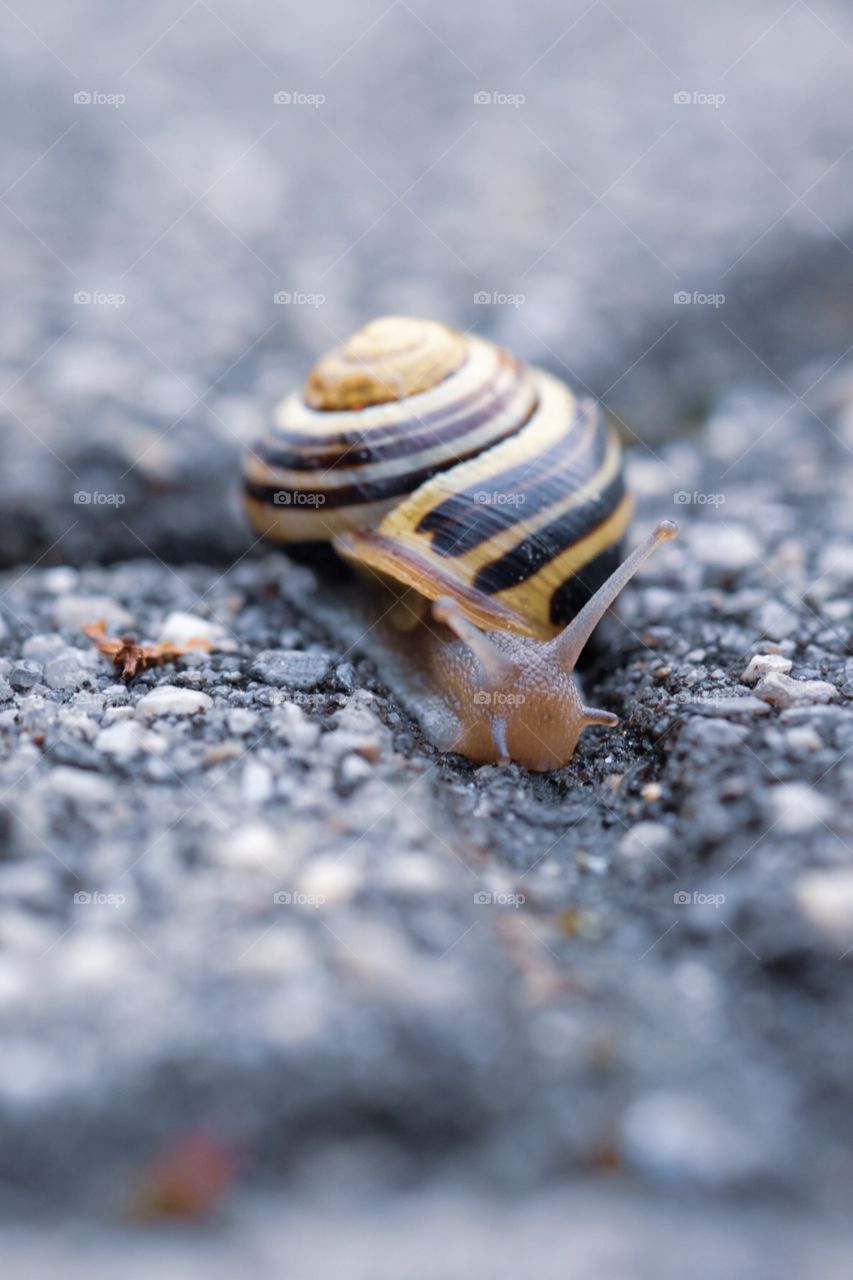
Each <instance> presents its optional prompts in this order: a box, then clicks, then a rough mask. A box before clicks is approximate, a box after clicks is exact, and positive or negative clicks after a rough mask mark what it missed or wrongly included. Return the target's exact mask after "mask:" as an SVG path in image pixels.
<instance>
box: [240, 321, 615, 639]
mask: <svg viewBox="0 0 853 1280" xmlns="http://www.w3.org/2000/svg"><path fill="white" fill-rule="evenodd" d="M245 489H246V501H247V505H248V511H249V516H250V519H251V521H252V523H253V525H254V527H255V528H256V529H257V530H258V531H259V532H261V533H263V534H265V535H268V536H269V537H271V538H273V539H275V540H276V541H279V542H283V543H289V544H293V543H304V542H315V541H326V542H329V541H331V542H332V543H333V545H334V547H335V549H336V550H338V551H339V552H341V553H342V554H343V555H345V556H347V557H349V558H350V559H352V560H354V561H355V562H356V563H358V564H360V565H362V566H364V567H366V568H369V569H372V570H374V571H375V572H377V573H379V574H380V575H383V576H387V577H390V578H392V579H396V580H397V581H398V582H401V583H404V584H405V585H406V586H409V587H414V588H415V589H416V590H417V591H418V592H419V593H420V594H421V595H422V596H425V597H426V598H427V599H430V600H435V599H437V598H439V597H440V596H450V597H451V598H453V599H454V600H456V601H457V603H458V604H459V606H460V608H461V610H462V611H463V613H464V614H465V615H466V616H467V617H468V618H469V619H470V620H471V621H472V622H474V623H475V624H476V625H477V626H479V627H481V628H482V629H484V630H487V631H495V630H509V631H515V632H517V633H519V634H522V635H530V636H535V637H537V638H540V639H547V638H548V637H550V636H552V635H554V634H555V633H556V632H557V631H558V630H559V628H560V626H561V625H562V624H563V623H564V622H565V621H567V620H568V619H569V618H571V617H572V616H573V615H574V614H575V613H576V612H577V610H578V609H579V608H580V607H581V605H582V604H583V603H584V602H585V601H586V600H587V599H588V598H589V596H590V595H591V594H592V593H593V592H594V591H595V590H596V589H597V588H598V586H599V585H600V584H601V583H602V582H603V580H604V579H605V578H606V577H607V575H608V574H609V573H610V572H611V570H612V569H613V568H614V567H615V565H616V563H617V562H618V558H619V544H620V541H621V538H622V534H623V532H624V530H625V527H626V525H627V523H628V520H629V518H630V514H631V503H630V499H629V497H628V496H627V495H626V493H625V487H624V481H623V477H622V469H621V454H620V448H619V443H618V440H617V438H616V436H615V434H614V433H613V432H612V430H611V429H609V428H608V426H607V425H606V423H605V422H604V421H603V420H602V418H601V415H600V414H599V412H598V409H597V406H596V405H595V404H594V402H592V401H590V400H583V401H579V400H578V399H577V397H576V396H575V395H574V394H573V393H572V391H571V390H570V389H569V388H568V387H567V386H566V385H565V384H564V383H562V382H561V381H559V380H558V379H557V378H554V377H552V376H551V375H549V374H547V373H544V372H543V371H541V370H538V369H534V368H528V367H526V366H525V365H523V364H522V363H521V362H520V361H519V360H517V359H516V358H515V357H514V356H513V355H511V354H510V353H509V352H507V351H504V350H503V349H501V348H500V347H498V346H496V345H495V344H493V343H491V342H488V341H486V340H484V339H482V338H478V337H475V336H473V335H463V334H461V333H459V332H457V331H456V330H453V329H450V328H448V327H447V326H445V325H442V324H438V323H436V322H434V321H427V320H415V319H410V318H406V317H395V316H390V317H385V318H383V319H381V320H375V321H373V322H372V323H371V324H368V325H367V326H365V328H364V329H362V330H360V331H359V332H358V333H357V334H355V335H354V336H353V337H352V338H350V340H349V341H348V342H347V343H345V344H344V345H343V346H342V347H341V348H339V349H337V350H336V351H334V352H332V353H330V354H329V355H328V356H325V357H324V358H323V359H322V360H320V361H319V363H318V364H317V365H316V366H315V368H314V369H313V370H312V372H311V374H310V375H309V377H308V382H307V387H306V391H305V393H301V392H295V393H293V394H292V395H290V396H289V397H288V398H287V399H285V400H284V401H283V402H282V403H281V405H280V406H279V407H278V410H277V412H276V415H275V421H274V424H273V426H272V428H271V430H270V431H269V432H268V434H267V435H266V436H265V437H264V439H263V440H261V441H260V442H259V444H258V445H256V447H255V449H254V450H253V451H252V453H251V454H250V455H249V457H248V459H247V461H246V466H245Z"/></svg>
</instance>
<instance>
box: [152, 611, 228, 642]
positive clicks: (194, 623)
mask: <svg viewBox="0 0 853 1280" xmlns="http://www.w3.org/2000/svg"><path fill="white" fill-rule="evenodd" d="M157 639H158V642H159V643H160V644H173V645H177V646H178V647H179V648H185V647H186V646H187V645H188V644H189V643H190V641H192V640H204V641H205V643H206V644H209V645H210V647H211V649H218V650H224V649H230V650H232V651H233V650H234V649H236V647H237V643H236V641H235V639H234V637H233V636H231V635H230V634H229V632H228V631H227V630H226V628H225V627H224V626H222V625H221V624H220V623H218V622H211V621H209V620H208V619H206V618H199V617H197V616H196V614H194V613H182V612H180V610H178V611H176V612H175V613H170V614H169V616H168V617H167V618H166V620H165V622H164V623H163V625H162V627H161V628H160V634H159V635H158V637H157Z"/></svg>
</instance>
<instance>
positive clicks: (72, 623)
mask: <svg viewBox="0 0 853 1280" xmlns="http://www.w3.org/2000/svg"><path fill="white" fill-rule="evenodd" d="M53 620H54V622H55V623H56V626H57V627H59V629H60V630H61V631H79V630H80V628H81V627H86V626H89V625H90V624H92V623H95V622H100V621H101V620H103V621H104V622H105V623H106V624H107V631H109V632H110V633H113V634H114V633H117V632H119V633H120V632H122V631H126V630H127V628H128V627H131V626H133V616H132V615H131V614H129V613H128V611H127V610H126V609H125V608H123V607H122V606H121V605H120V604H118V603H117V602H116V601H115V600H111V599H110V598H109V596H63V597H62V598H61V599H59V600H57V602H56V604H55V605H54V606H53Z"/></svg>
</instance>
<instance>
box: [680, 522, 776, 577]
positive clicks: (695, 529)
mask: <svg viewBox="0 0 853 1280" xmlns="http://www.w3.org/2000/svg"><path fill="white" fill-rule="evenodd" d="M690 549H691V551H692V552H693V554H694V555H695V557H696V558H697V559H698V560H699V561H700V562H701V563H702V564H704V565H705V566H706V568H708V569H713V570H717V571H719V572H722V573H735V572H737V571H738V570H741V569H748V568H749V566H750V565H752V564H755V563H756V562H757V560H758V557H759V556H760V554H761V547H760V544H759V542H758V540H757V538H756V537H755V534H754V533H752V532H751V531H750V530H749V529H747V528H746V527H745V526H743V525H733V524H722V523H719V522H717V523H714V524H711V523H710V522H709V521H703V522H702V523H697V524H695V525H693V526H692V528H691V530H690Z"/></svg>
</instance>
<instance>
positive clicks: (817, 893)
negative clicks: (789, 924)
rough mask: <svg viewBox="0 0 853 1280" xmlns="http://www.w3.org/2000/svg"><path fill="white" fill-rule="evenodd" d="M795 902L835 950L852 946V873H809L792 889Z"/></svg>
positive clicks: (841, 871) (840, 870)
mask: <svg viewBox="0 0 853 1280" xmlns="http://www.w3.org/2000/svg"><path fill="white" fill-rule="evenodd" d="M794 900H795V902H796V903H797V906H798V907H799V908H800V911H801V912H802V913H803V915H804V916H805V918H806V919H807V920H808V921H809V923H810V924H812V925H814V927H815V928H816V929H817V930H819V932H820V933H822V934H824V935H825V936H826V937H827V938H829V939H830V941H831V942H832V943H833V944H834V945H835V946H838V947H849V946H851V945H853V871H848V870H846V869H845V868H838V869H836V870H833V871H810V872H808V873H807V874H806V875H803V876H800V878H799V880H798V881H797V882H796V884H795V885H794Z"/></svg>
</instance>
